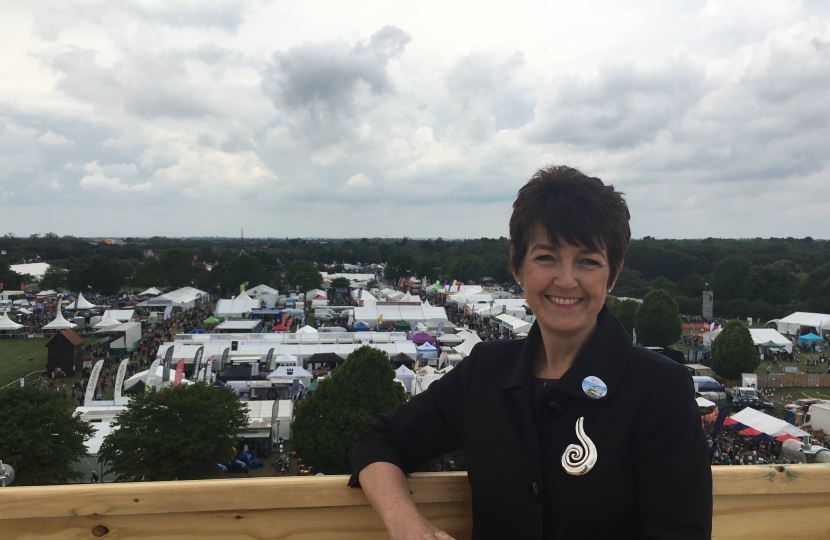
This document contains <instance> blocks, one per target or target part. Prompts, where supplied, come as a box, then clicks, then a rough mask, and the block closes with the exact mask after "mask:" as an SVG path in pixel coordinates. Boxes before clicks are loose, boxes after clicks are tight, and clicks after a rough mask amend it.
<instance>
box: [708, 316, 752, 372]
mask: <svg viewBox="0 0 830 540" xmlns="http://www.w3.org/2000/svg"><path fill="white" fill-rule="evenodd" d="M760 364H761V358H760V356H759V355H758V352H757V351H756V350H755V345H754V344H753V342H752V335H751V334H750V333H749V329H748V328H747V327H746V326H744V325H743V323H742V322H741V321H739V320H737V319H733V320H731V321H728V322H727V323H726V326H724V327H723V330H722V331H721V332H720V333H719V334H718V335H717V337H716V338H715V341H714V343H712V369H713V370H714V371H715V373H717V374H718V375H720V376H721V377H723V378H725V379H729V380H731V381H734V380H737V379H740V378H741V373H752V372H754V371H755V370H756V369H758V366H759V365H760Z"/></svg>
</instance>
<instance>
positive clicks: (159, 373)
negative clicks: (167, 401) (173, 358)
mask: <svg viewBox="0 0 830 540" xmlns="http://www.w3.org/2000/svg"><path fill="white" fill-rule="evenodd" d="M156 364H157V365H156V370H155V371H154V372H153V390H155V391H156V392H159V391H161V389H162V388H164V370H163V369H159V367H160V364H161V362H160V361H156Z"/></svg>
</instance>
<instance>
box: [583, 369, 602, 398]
mask: <svg viewBox="0 0 830 540" xmlns="http://www.w3.org/2000/svg"><path fill="white" fill-rule="evenodd" d="M582 391H583V392H585V395H586V396H588V397H589V398H591V399H600V398H601V397H604V396H605V394H607V393H608V387H607V386H605V383H604V382H603V380H602V379H600V378H599V377H594V376H593V375H591V376H590V377H585V378H584V379H582Z"/></svg>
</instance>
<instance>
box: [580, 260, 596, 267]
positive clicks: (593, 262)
mask: <svg viewBox="0 0 830 540" xmlns="http://www.w3.org/2000/svg"><path fill="white" fill-rule="evenodd" d="M582 262H583V263H585V264H587V265H589V266H601V265H600V263H599V261H595V260H594V259H584V260H583V261H582Z"/></svg>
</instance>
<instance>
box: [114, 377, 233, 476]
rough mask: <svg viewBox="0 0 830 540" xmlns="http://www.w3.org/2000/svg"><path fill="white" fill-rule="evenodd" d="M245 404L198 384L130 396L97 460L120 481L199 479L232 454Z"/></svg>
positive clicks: (212, 472) (212, 471)
mask: <svg viewBox="0 0 830 540" xmlns="http://www.w3.org/2000/svg"><path fill="white" fill-rule="evenodd" d="M246 424H247V419H246V410H245V405H244V404H243V403H242V402H241V401H239V399H238V398H237V397H236V395H235V394H234V393H233V392H230V391H226V390H217V389H215V388H209V387H208V386H206V385H205V384H203V383H197V384H189V385H182V386H173V387H168V388H165V389H163V390H161V391H160V392H150V393H141V394H136V395H135V396H133V397H132V398H131V399H130V402H129V403H128V404H127V407H126V409H125V410H124V412H122V413H121V414H119V415H118V417H117V418H116V420H115V426H117V427H118V429H115V430H114V431H113V432H112V433H110V434H109V435H108V436H107V437H106V438H105V439H104V442H103V444H102V445H101V450H100V452H99V456H100V457H99V459H100V460H101V461H102V462H103V463H106V464H107V466H108V467H109V469H110V471H111V472H113V473H115V475H116V477H117V479H118V480H119V481H123V482H138V481H141V480H154V481H159V480H199V479H203V478H211V477H213V476H215V475H216V473H217V472H218V469H217V466H216V464H217V463H222V462H224V461H227V460H228V459H230V458H232V457H233V455H234V453H233V444H234V442H235V441H236V440H237V433H238V431H239V429H240V428H242V427H244V426H245V425H246Z"/></svg>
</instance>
